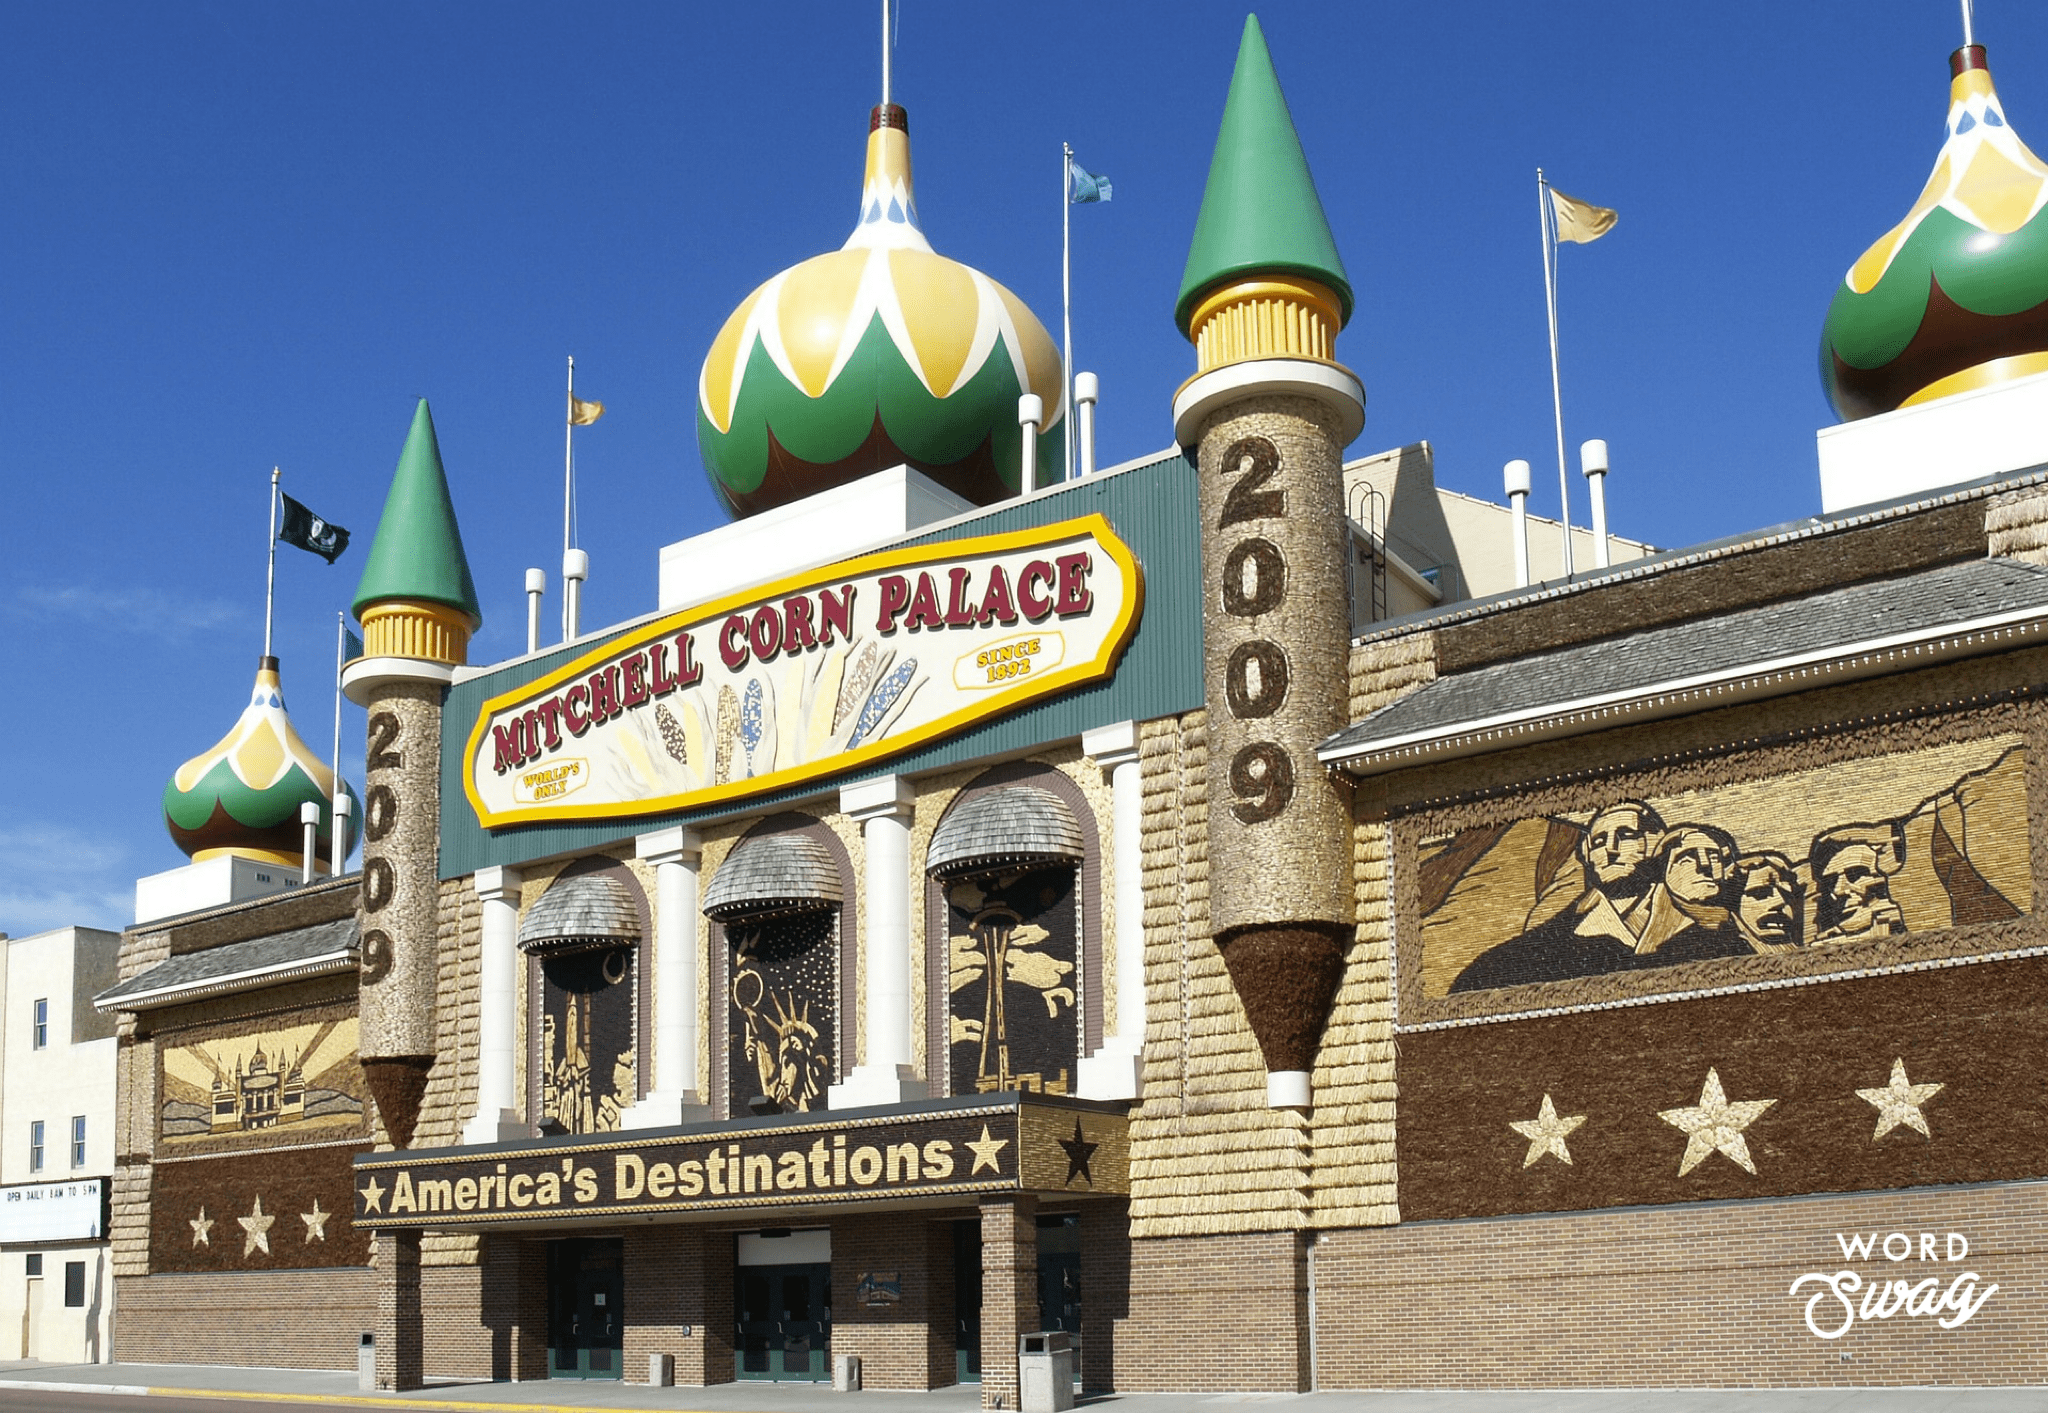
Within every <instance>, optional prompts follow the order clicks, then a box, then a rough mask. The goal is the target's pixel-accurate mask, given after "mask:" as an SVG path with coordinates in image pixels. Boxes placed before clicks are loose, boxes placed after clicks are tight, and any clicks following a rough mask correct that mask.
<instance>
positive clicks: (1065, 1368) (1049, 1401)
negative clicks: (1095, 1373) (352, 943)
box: [1017, 1330, 1074, 1413]
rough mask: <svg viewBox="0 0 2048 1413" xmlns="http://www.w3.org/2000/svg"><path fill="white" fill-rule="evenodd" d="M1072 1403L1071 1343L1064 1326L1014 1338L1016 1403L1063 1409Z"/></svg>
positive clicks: (1028, 1408)
mask: <svg viewBox="0 0 2048 1413" xmlns="http://www.w3.org/2000/svg"><path fill="white" fill-rule="evenodd" d="M1073 1406H1074V1345H1073V1341H1072V1340H1070V1339H1069V1338H1068V1337H1067V1332H1066V1331H1065V1330H1041V1331H1040V1332H1039V1333H1037V1334H1028V1335H1025V1336H1024V1337H1023V1338H1022V1339H1020V1340H1018V1341H1017V1407H1018V1408H1019V1409H1021V1410H1022V1411H1023V1413H1063V1411H1064V1410H1065V1409H1068V1408H1072V1407H1073Z"/></svg>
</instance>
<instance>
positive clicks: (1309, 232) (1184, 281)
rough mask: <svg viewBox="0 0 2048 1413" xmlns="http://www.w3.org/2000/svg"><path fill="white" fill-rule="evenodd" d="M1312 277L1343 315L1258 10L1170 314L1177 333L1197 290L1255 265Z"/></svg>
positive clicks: (1335, 260) (1318, 203)
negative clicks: (1333, 294) (1334, 296)
mask: <svg viewBox="0 0 2048 1413" xmlns="http://www.w3.org/2000/svg"><path fill="white" fill-rule="evenodd" d="M1268 271H1270V272H1276V273H1277V272H1282V271H1284V272H1287V273H1290V274H1297V275H1306V276H1307V277H1308V278H1310V279H1312V280H1319V281H1321V282H1322V283H1323V284H1326V285H1328V286H1329V287H1330V288H1331V289H1333V290H1335V291H1336V292H1337V298H1338V300H1339V301H1340V302H1341V304H1342V305H1343V311H1344V322H1346V323H1349V322H1350V321H1351V281H1350V279H1349V278H1348V277H1347V276H1346V275H1345V273H1344V261H1343V258H1342V257H1341V256H1339V255H1338V254H1337V242H1336V240H1335V239H1334V238H1333V237H1332V236H1331V235H1330V222H1329V220H1328V218H1327V217H1325V216H1324V215H1323V202H1322V198H1321V197H1319V196H1317V195H1316V183H1315V178H1314V177H1312V176H1310V175H1309V170H1308V158H1307V156H1306V155H1304V154H1303V152H1302V150H1301V138H1300V136H1299V135H1297V134H1296V132H1295V131H1294V118H1293V116H1292V115H1291V114H1290V113H1289V112H1288V111H1287V95H1285V94H1284V93H1282V92H1281V91H1280V78H1279V75H1277V74H1275V73H1274V72H1273V56H1272V55H1271V54H1270V53H1268V52H1267V50H1266V36H1265V34H1264V32H1263V31H1261V30H1260V29H1259V17H1258V16H1257V15H1247V16H1245V21H1244V39H1243V40H1242V42H1240V43H1239V45H1238V49H1237V69H1236V71H1235V72H1234V73H1232V74H1231V76H1230V96H1229V98H1227V99H1226V100H1224V104H1223V125H1222V128H1221V130H1219V131H1218V132H1217V134H1216V154H1215V156H1213V157H1212V158H1211V159H1210V161H1209V184H1208V186H1207V187H1205V188H1204V189H1203V191H1202V213H1201V215H1199V216H1198V217H1196V218H1195V238H1194V242H1193V243H1192V244H1191V245H1190V246H1189V247H1188V264H1187V271H1186V273H1184V274H1183V275H1182V276H1181V281H1180V298H1179V299H1178V300H1176V301H1175V302H1174V306H1173V319H1174V322H1175V323H1176V324H1178V325H1179V326H1180V331H1181V332H1182V333H1184V334H1185V333H1187V332H1188V318H1189V316H1190V315H1191V314H1192V313H1193V312H1194V307H1195V305H1196V303H1197V302H1198V301H1199V300H1200V299H1201V297H1202V296H1203V295H1204V294H1205V293H1207V292H1208V291H1209V290H1210V289H1212V288H1214V287H1215V286H1217V285H1219V284H1222V283H1223V282H1224V281H1225V280H1231V279H1237V278H1241V277H1243V276H1247V275H1255V274H1259V273H1261V272H1268Z"/></svg>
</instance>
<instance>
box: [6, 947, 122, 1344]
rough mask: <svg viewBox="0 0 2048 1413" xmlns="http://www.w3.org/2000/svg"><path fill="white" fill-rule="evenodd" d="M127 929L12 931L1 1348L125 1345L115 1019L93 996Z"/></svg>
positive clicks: (110, 972)
mask: <svg viewBox="0 0 2048 1413" xmlns="http://www.w3.org/2000/svg"><path fill="white" fill-rule="evenodd" d="M119 947H120V936H119V934H117V933H112V932H102V931H98V930H96V929H94V928H89V927H60V928H56V929H54V930H52V931H49V932H39V933H36V934H35V935H34V936H32V937H12V938H6V939H0V1351H4V1355H5V1357H7V1358H10V1359H40V1360H43V1361H45V1362H48V1363H57V1364H77V1363H100V1362H103V1361H105V1360H108V1359H111V1358H112V1357H113V1355H112V1350H111V1341H110V1336H111V1331H112V1328H113V1311H114V1285H113V1278H112V1272H111V1271H110V1270H109V1269H108V1265H107V1254H108V1246H107V1209H108V1194H109V1191H110V1189H111V1187H112V1182H113V1174H114V1144H115V1139H114V1048H115V1045H114V1025H113V1021H112V1019H111V1018H109V1017H107V1016H103V1015H101V1014H100V1013H99V1012H98V1011H97V1010H95V1009H94V1008H93V1004H92V998H93V996H94V994H95V993H97V992H99V991H101V990H103V989H104V988H105V987H106V986H108V985H109V984H110V983H111V982H112V981H113V979H114V967H115V960H116V954H117V952H118V951H119Z"/></svg>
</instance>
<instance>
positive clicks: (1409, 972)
mask: <svg viewBox="0 0 2048 1413" xmlns="http://www.w3.org/2000/svg"><path fill="white" fill-rule="evenodd" d="M2026 766H2027V750H2026V747H2025V745H2024V744H2022V742H2021V739H2020V737H2018V736H2017V735H2009V734H2008V735H1995V736H1989V737H1982V738H1978V739H1975V740H1969V741H1962V742H1954V743H1950V744H1945V745H1938V746H1933V747H1929V748H1926V749H1922V750H1918V751H1913V752H1907V753H1900V754H1893V755H1876V756H1869V757H1865V758H1862V759H1856V760H1848V761H1840V762H1837V763H1834V764H1831V765H1828V766H1825V767H1822V768H1818V769H1812V770H1802V771H1793V772H1788V773H1785V774H1780V775H1776V776H1773V777H1769V778H1764V779H1759V780H1752V781H1747V782H1742V783H1731V784H1726V785H1717V786H1711V787H1707V788H1701V789H1695V790H1690V791H1686V792H1683V793H1678V794H1671V795H1657V794H1652V793H1648V792H1646V791H1643V790H1640V789H1633V788H1631V786H1630V783H1629V782H1628V780H1626V779H1625V778H1621V779H1616V780H1615V781H1613V782H1612V783H1611V784H1610V785H1609V786H1607V787H1605V790H1604V796H1603V797H1602V798H1599V799H1597V800H1595V799H1593V798H1591V797H1586V798H1585V802H1584V803H1583V805H1582V807H1580V808H1575V809H1568V810H1558V811H1554V812H1546V813H1542V814H1533V815H1524V814H1518V813H1516V812H1514V809H1513V804H1512V802H1511V801H1510V802H1505V803H1490V804H1487V805H1480V806H1465V807H1462V808H1461V809H1459V810H1458V811H1456V812H1455V814H1454V815H1453V813H1452V812H1445V814H1443V815H1439V816H1437V817H1435V818H1431V817H1427V816H1424V817H1412V818H1410V819H1409V820H1406V821H1403V824H1402V831H1401V832H1402V833H1403V834H1405V835H1406V836H1407V840H1408V844H1409V847H1408V848H1407V849H1405V850H1403V851H1402V852H1403V853H1405V854H1406V858H1405V860H1404V863H1405V865H1406V866H1405V867H1403V868H1402V869H1401V874H1402V875H1403V885H1404V886H1403V890H1402V891H1403V893H1404V894H1405V897H1404V898H1403V899H1402V904H1403V906H1402V913H1403V916H1402V926H1401V927H1400V929H1399V931H1400V935H1401V936H1402V937H1403V939H1404V945H1403V947H1402V949H1401V957H1400V969H1401V972H1402V995H1401V1014H1400V1022H1401V1024H1402V1026H1403V1027H1404V1028H1405V1027H1409V1026H1413V1025H1416V1024H1426V1023H1429V1022H1432V1021H1437V1022H1441V1021H1445V1020H1470V1019H1475V1018H1480V1017H1485V1016H1495V1015H1512V1014H1521V1013H1526V1012H1529V1011H1535V1010H1551V1009H1556V1008H1560V1007H1563V1008H1569V1007H1572V1006H1574V1005H1578V1004H1598V1003H1602V1002H1611V1001H1614V1000H1618V999H1626V998H1633V997H1642V996H1648V995H1654V994H1657V993H1660V992H1677V991H1691V990H1698V989H1701V988H1708V989H1712V988H1716V987H1719V986H1722V985H1739V984H1744V983H1751V982H1757V981H1765V980H1768V979H1771V978H1774V977H1783V976H1792V975H1799V974H1808V973H1812V972H1816V971H1836V970H1841V969H1844V968H1845V967H1854V966H1878V965H1886V964H1891V963H1894V962H1897V961H1901V960H1909V959H1910V958H1908V957H1907V956H1906V955H1905V953H1904V952H1902V951H1901V950H1900V948H1899V946H1898V945H1897V944H1899V943H1901V942H1902V941H1917V940H1918V939H1920V938H1921V937H1923V936H1924V935H1926V934H1933V933H1946V932H1950V931H1951V930H1954V929H1968V928H1971V927H1973V926H1974V925H1977V924H1987V923H2000V922H2008V921H2011V920H2013V919H2015V918H2019V917H2021V916H2023V915H2026V914H2028V913H2030V912H2031V911H2032V910H2033V885H2032V879H2031V874H2030V865H2029V859H2028V842H2027V839H2028V836H2027V796H2026V782H2025V775H2026ZM1582 793H1583V792H1582ZM1968 939H1969V934H1967V933H1965V934H1961V935H1960V936H1959V937H1957V938H1951V939H1949V941H1948V942H1947V943H1946V944H1945V945H1944V946H1943V948H1942V950H1943V951H1944V952H1946V953H1954V952H1956V951H1957V949H1960V951H1961V953H1962V954H1969V953H1970V952H1972V951H1973V950H1978V951H1981V950H1982V949H1983V947H1984V946H1989V945H1992V943H1990V942H1986V943H1981V944H1976V945H1974V946H1973V944H1972V943H1971V942H1970V941H1969V940H1968Z"/></svg>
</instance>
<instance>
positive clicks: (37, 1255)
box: [28, 1251, 43, 1276]
mask: <svg viewBox="0 0 2048 1413" xmlns="http://www.w3.org/2000/svg"><path fill="white" fill-rule="evenodd" d="M28 1273H29V1274H30V1275H32V1276H39V1275H41V1274H42V1273H43V1253H42V1252H40V1251H31V1252H29V1253H28Z"/></svg>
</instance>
